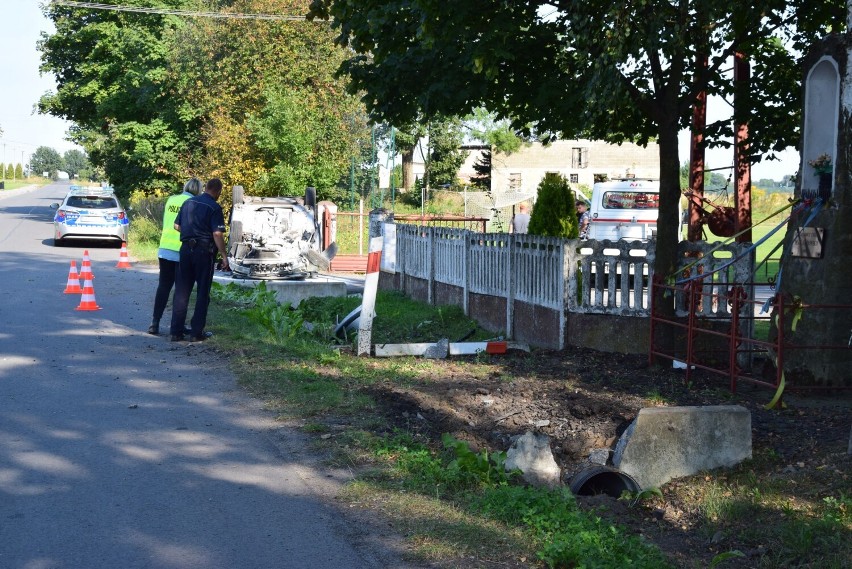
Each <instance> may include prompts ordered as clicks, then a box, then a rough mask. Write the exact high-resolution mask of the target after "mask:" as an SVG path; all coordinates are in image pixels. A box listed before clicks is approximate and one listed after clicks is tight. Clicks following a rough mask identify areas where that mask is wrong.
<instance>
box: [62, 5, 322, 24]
mask: <svg viewBox="0 0 852 569" xmlns="http://www.w3.org/2000/svg"><path fill="white" fill-rule="evenodd" d="M51 4H56V5H58V6H67V7H69V8H87V9H90V10H109V11H112V12H134V13H137V14H160V15H167V16H189V17H192V18H219V19H225V20H279V21H281V20H283V21H298V20H305V16H289V15H287V14H240V13H228V12H200V11H197V10H170V9H168V8H145V7H142V6H118V5H115V4H101V3H98V2H77V1H76V0H51Z"/></svg>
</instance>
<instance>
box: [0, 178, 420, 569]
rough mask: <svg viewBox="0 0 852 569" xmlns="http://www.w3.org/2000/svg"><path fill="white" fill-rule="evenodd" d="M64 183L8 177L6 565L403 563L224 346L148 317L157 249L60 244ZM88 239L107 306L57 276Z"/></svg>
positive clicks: (3, 198)
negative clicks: (137, 255)
mask: <svg viewBox="0 0 852 569" xmlns="http://www.w3.org/2000/svg"><path fill="white" fill-rule="evenodd" d="M66 191H67V184H65V185H52V186H47V187H44V188H40V189H32V188H30V189H22V190H12V191H8V190H7V191H2V192H0V275H2V276H0V279H2V284H0V323H1V324H0V567H2V568H4V569H10V568H26V569H48V568H51V569H58V568H73V569H97V568H110V569H117V568H122V569H127V568H164V569H190V568H204V569H216V568H222V569H225V568H227V569H242V568H273V567H274V568H353V569H354V568H377V567H405V566H407V565H406V564H405V563H403V562H401V561H400V550H399V542H398V541H397V540H395V539H394V538H393V536H383V535H381V532H380V530H379V529H378V528H365V527H363V526H358V527H356V526H355V525H354V524H352V523H350V522H348V521H347V519H346V518H345V517H344V516H343V515H342V514H341V512H340V511H338V510H337V509H336V507H335V503H334V500H333V496H334V492H335V491H336V489H337V488H338V484H339V483H340V482H341V481H343V480H344V479H345V473H341V472H337V471H330V470H326V469H324V468H323V467H321V466H318V465H317V464H316V462H315V459H314V458H313V457H311V456H310V454H309V453H308V452H306V451H304V450H303V449H304V446H303V443H304V441H303V439H302V438H301V436H300V434H299V433H298V432H296V431H294V430H291V429H287V428H283V427H282V426H281V425H280V424H276V423H275V422H274V421H273V420H272V418H271V417H270V416H269V415H268V414H267V413H266V412H264V411H263V410H262V409H261V408H260V407H259V404H258V403H257V402H256V401H254V400H252V399H250V398H248V397H246V396H245V395H244V394H243V393H242V392H241V391H240V390H239V388H238V387H237V386H236V384H235V380H234V377H233V376H232V375H231V373H230V372H229V371H228V369H227V362H226V361H225V360H224V359H223V358H222V356H220V355H217V354H216V353H215V352H213V351H212V350H211V349H210V348H209V346H207V345H205V344H187V343H171V342H169V341H168V340H167V338H166V337H163V336H160V337H153V336H150V335H148V334H146V333H145V330H146V328H147V326H148V324H149V321H150V313H151V307H152V303H153V295H154V289H155V287H156V270H155V269H154V268H153V267H148V268H146V267H144V266H140V265H137V264H134V266H133V268H132V269H117V268H115V265H116V264H117V262H118V259H119V250H118V249H117V248H115V247H108V246H99V245H95V244H91V243H84V244H80V246H69V247H59V248H54V247H53V244H52V218H53V210H51V209H50V208H49V205H50V203H52V202H58V201H60V200H61V198H62V197H63V196H64V194H65V193H66ZM84 249H87V250H88V251H89V254H90V257H91V259H92V272H93V274H94V280H93V284H94V291H95V301H96V304H97V305H98V306H99V307H100V308H101V310H97V311H77V310H75V308H76V307H77V306H78V305H79V304H80V301H81V297H80V295H77V294H69V295H66V294H63V290H64V288H65V285H66V282H67V278H68V272H69V266H70V261H71V260H75V261H76V262H77V269H78V270H79V269H80V263H81V260H82V256H83V251H84ZM129 249H130V255H131V258H132V256H133V251H132V243H131V244H130V245H129ZM168 314H169V313H168V312H167V316H166V317H168Z"/></svg>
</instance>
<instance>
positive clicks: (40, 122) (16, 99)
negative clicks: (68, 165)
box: [0, 0, 79, 164]
mask: <svg viewBox="0 0 852 569" xmlns="http://www.w3.org/2000/svg"><path fill="white" fill-rule="evenodd" d="M0 6H2V14H3V20H4V21H5V22H6V25H5V26H3V31H2V32H1V33H0V77H3V87H2V88H0V129H3V134H2V136H0V143H2V147H0V151H2V152H3V153H4V155H3V158H2V162H3V163H6V164H8V163H10V162H11V163H14V164H17V163H19V162H21V159H22V156H23V163H24V164H27V163H29V157H30V155H31V154H32V153H33V152H34V151H35V149H36V148H38V147H39V146H48V147H50V148H53V149H54V150H56V151H57V152H59V153H60V154H64V153H65V151H66V150H70V149H72V148H79V147H77V146H75V145H74V144H72V143H71V142H68V141H67V140H65V133H66V131H67V130H68V128H69V127H70V123H68V122H67V121H64V120H62V119H59V118H56V117H53V116H47V115H39V114H37V113H34V112H33V105H35V103H36V102H38V99H39V97H41V96H42V95H43V94H44V93H45V92H46V91H53V90H55V87H56V85H55V83H54V81H53V78H52V77H51V76H45V77H41V76H40V75H39V71H38V67H39V64H40V62H41V61H40V58H39V52H38V50H37V49H36V42H37V41H38V39H39V37H40V36H39V34H40V33H41V32H42V31H45V32H52V31H53V27H52V24H51V23H50V21H49V20H48V19H47V18H45V17H44V16H43V15H42V13H41V9H40V8H39V0H0Z"/></svg>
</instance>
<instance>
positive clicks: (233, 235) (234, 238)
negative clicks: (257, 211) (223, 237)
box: [228, 221, 243, 257]
mask: <svg viewBox="0 0 852 569" xmlns="http://www.w3.org/2000/svg"><path fill="white" fill-rule="evenodd" d="M242 239H243V222H242V221H232V222H231V231H230V232H229V233H228V244H229V247H228V250H229V253H228V254H229V255H231V256H232V257H236V256H237V246H238V245H239V244H240V241H242Z"/></svg>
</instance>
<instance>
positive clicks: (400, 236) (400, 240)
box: [394, 221, 409, 294]
mask: <svg viewBox="0 0 852 569" xmlns="http://www.w3.org/2000/svg"><path fill="white" fill-rule="evenodd" d="M394 223H396V222H395V221H394ZM405 227H406V226H405V225H399V224H397V226H396V271H397V274H399V290H400V292H402V294H407V293H406V290H405V281H406V280H407V279H406V278H405V277H406V271H408V267H406V266H405V259H406V257H408V251H407V243H408V238H409V235H408V233H407V232H406V231H405ZM400 230H402V231H400Z"/></svg>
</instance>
